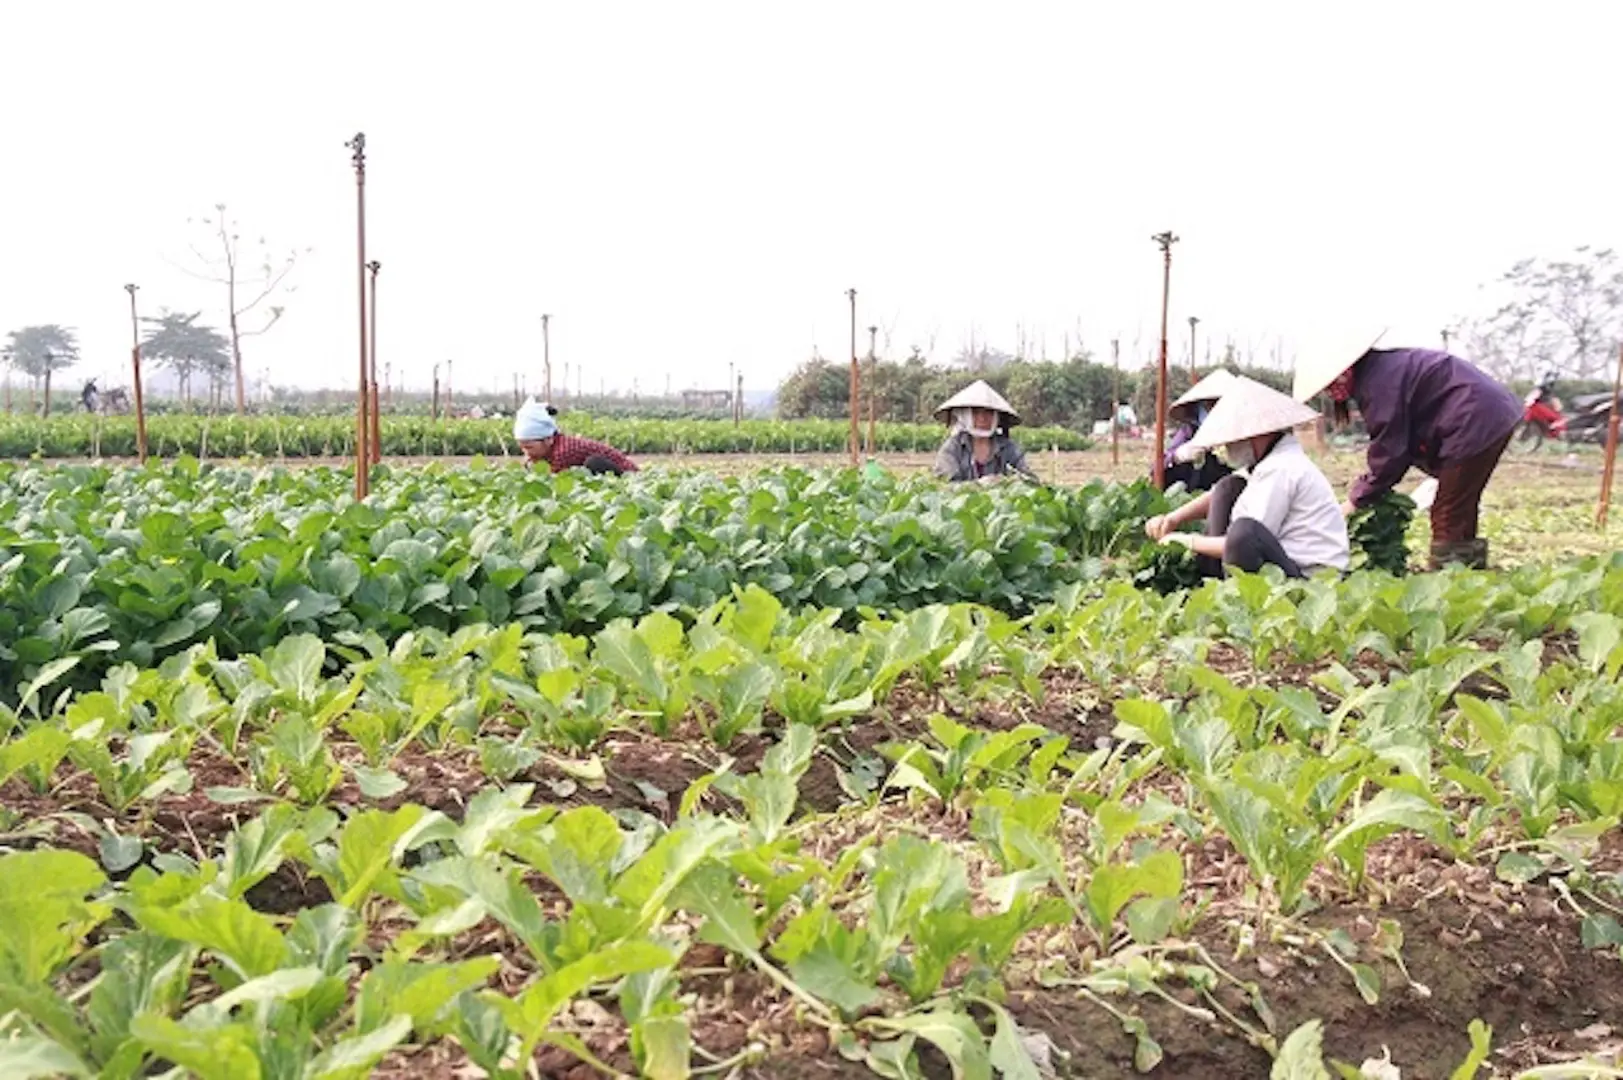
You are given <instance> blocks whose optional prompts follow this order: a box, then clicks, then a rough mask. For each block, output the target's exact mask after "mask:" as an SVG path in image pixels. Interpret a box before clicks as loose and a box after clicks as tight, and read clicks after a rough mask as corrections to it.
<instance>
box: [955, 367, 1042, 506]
mask: <svg viewBox="0 0 1623 1080" xmlns="http://www.w3.org/2000/svg"><path fill="white" fill-rule="evenodd" d="M935 415H936V419H938V420H944V421H946V423H947V425H948V426H949V428H950V431H949V433H948V435H947V439H946V441H945V442H943V443H942V444H941V449H940V450H939V451H937V452H936V456H935V473H936V475H937V476H939V477H941V478H942V479H943V480H952V481H960V480H992V479H996V478H997V477H1002V476H1024V477H1026V478H1027V479H1029V480H1035V479H1037V476H1036V474H1035V473H1033V472H1032V471H1031V469H1030V467H1028V466H1027V465H1026V454H1025V451H1024V450H1022V449H1020V444H1019V443H1017V442H1015V441H1014V440H1013V439H1011V438H1009V435H1008V431H1009V429H1010V428H1012V427H1014V425H1016V424H1018V423H1019V422H1020V416H1019V414H1017V413H1016V412H1015V411H1014V408H1013V407H1012V406H1011V405H1010V404H1009V403H1008V402H1007V401H1006V400H1004V398H1003V395H1002V394H1000V393H998V392H997V391H996V390H993V389H992V388H991V387H990V386H988V385H987V384H986V380H984V379H976V380H975V381H974V382H972V383H970V384H969V385H968V386H966V387H964V388H963V389H962V390H960V391H958V392H957V393H956V394H954V395H953V396H952V397H950V398H948V399H947V400H946V401H944V402H942V403H941V407H940V408H938V409H936V411H935Z"/></svg>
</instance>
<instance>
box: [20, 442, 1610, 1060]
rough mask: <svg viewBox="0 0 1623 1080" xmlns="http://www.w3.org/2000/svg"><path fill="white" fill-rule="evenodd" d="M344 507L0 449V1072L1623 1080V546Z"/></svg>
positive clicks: (687, 507) (739, 494)
mask: <svg viewBox="0 0 1623 1080" xmlns="http://www.w3.org/2000/svg"><path fill="white" fill-rule="evenodd" d="M347 490H348V482H347V480H346V477H345V475H344V474H343V473H342V472H339V471H333V470H328V469H325V468H320V467H316V468H308V469H282V468H267V469H261V470H246V469H226V468H219V469H216V468H212V467H210V466H208V465H199V464H198V463H197V462H196V461H194V460H191V459H186V460H182V461H180V462H177V463H174V464H165V465H161V466H160V465H154V466H152V467H150V468H148V469H145V470H133V469H106V468H99V467H87V466H86V467H80V466H63V467H49V468H47V467H39V466H30V467H13V466H5V467H0V507H3V509H4V514H3V515H0V522H3V524H0V646H3V648H4V652H3V653H0V676H3V677H0V701H3V702H4V704H3V705H0V731H3V733H4V734H3V738H0V1035H3V1036H4V1037H3V1038H0V1075H3V1076H7V1077H13V1076H16V1077H44V1076H58V1075H61V1076H107V1077H137V1076H156V1075H175V1076H186V1075H190V1076H198V1077H203V1078H208V1080H212V1078H221V1080H224V1078H228V1077H229V1078H233V1080H235V1078H241V1077H250V1078H265V1080H271V1078H277V1080H281V1078H288V1080H293V1078H298V1080H306V1078H310V1080H314V1078H341V1077H342V1078H348V1077H360V1076H367V1075H378V1076H385V1077H469V1076H480V1075H488V1076H495V1077H504V1078H506V1077H513V1078H517V1077H524V1076H544V1077H567V1078H570V1080H577V1078H582V1080H583V1078H587V1077H596V1076H646V1077H652V1078H656V1080H676V1078H683V1077H695V1076H715V1077H739V1078H744V1077H760V1078H790V1080H796V1078H809V1077H835V1078H842V1077H850V1078H858V1077H873V1076H879V1077H888V1078H904V1077H905V1078H931V1080H936V1078H948V1077H952V1078H963V1080H993V1078H1005V1080H1032V1078H1043V1077H1125V1076H1135V1075H1150V1076H1165V1077H1215V1078H1230V1077H1232V1078H1241V1077H1245V1078H1252V1077H1268V1076H1273V1077H1281V1078H1296V1077H1303V1078H1318V1077H1331V1076H1350V1077H1369V1078H1372V1080H1374V1078H1379V1080H1390V1078H1391V1077H1394V1076H1395V1077H1400V1078H1408V1080H1415V1078H1424V1077H1473V1076H1475V1077H1489V1076H1525V1077H1529V1078H1535V1077H1561V1076H1570V1077H1587V1076H1616V1075H1619V1072H1618V1069H1619V1068H1620V1067H1623V1066H1620V1063H1619V1061H1618V1051H1619V1041H1620V1040H1619V1034H1618V1032H1617V1030H1616V1029H1617V1028H1618V1027H1619V1026H1620V1024H1623V836H1620V830H1619V819H1620V816H1623V688H1620V686H1619V683H1618V675H1619V673H1620V671H1623V557H1614V556H1603V557H1589V558H1585V559H1566V560H1559V561H1537V562H1529V563H1527V564H1526V565H1522V566H1519V567H1517V568H1516V569H1514V570H1509V571H1502V572H1497V573H1474V572H1466V571H1449V572H1446V573H1442V574H1433V575H1414V576H1408V577H1392V576H1390V575H1388V574H1386V573H1384V572H1381V571H1378V570H1359V571H1357V572H1355V573H1353V574H1351V575H1349V576H1347V577H1346V578H1344V579H1335V578H1326V579H1320V580H1315V581H1309V582H1299V583H1284V582H1281V581H1279V580H1278V579H1277V578H1276V577H1264V576H1244V575H1241V576H1238V577H1236V578H1235V579H1231V580H1228V581H1224V582H1212V583H1206V584H1203V585H1198V586H1196V587H1193V588H1189V589H1172V590H1170V591H1168V592H1167V593H1166V594H1165V595H1163V594H1162V593H1161V592H1160V591H1157V590H1154V589H1148V588H1143V587H1140V586H1139V585H1138V584H1136V583H1135V571H1137V570H1141V569H1143V566H1144V564H1143V563H1142V562H1141V561H1140V560H1141V546H1142V545H1141V529H1142V522H1143V520H1144V518H1145V517H1146V516H1148V515H1149V514H1151V513H1155V512H1158V511H1159V510H1161V509H1163V508H1164V504H1163V501H1162V496H1160V495H1159V494H1158V493H1156V492H1153V491H1151V490H1149V489H1147V488H1146V487H1144V486H1142V485H1119V484H1105V483H1103V482H1098V483H1094V484H1091V485H1086V486H1083V487H1081V488H1074V489H1055V488H1032V487H1024V486H1018V485H1007V486H1005V485H998V486H991V487H984V486H972V487H967V488H955V489H948V488H944V487H942V486H939V485H936V484H933V483H931V482H929V481H927V480H918V479H900V480H898V479H894V478H882V479H879V480H876V481H866V482H865V481H863V480H861V479H859V478H858V477H857V476H855V475H852V474H850V473H847V472H807V471H800V470H795V469H778V470H770V471H765V472H760V473H756V474H753V475H749V476H742V477H731V478H718V477H715V476H709V475H704V474H689V473H647V474H639V475H636V476H634V477H629V478H625V479H624V480H608V479H596V478H585V477H576V476H572V475H563V476H558V477H548V476H535V475H533V474H524V473H521V472H519V471H517V470H513V469H499V468H483V469H473V470H464V471H451V470H445V469H442V468H440V467H437V466H430V467H428V468H421V469H401V470H387V469H385V470H380V472H379V479H378V481H377V482H376V484H375V486H374V494H373V496H372V498H371V499H369V500H368V501H367V502H366V503H365V504H361V505H357V504H355V503H354V502H353V500H351V499H350V498H349V496H348V494H347ZM1377 533H1378V534H1379V539H1380V541H1381V543H1383V544H1385V545H1386V546H1387V548H1388V549H1390V550H1396V549H1397V548H1399V547H1401V545H1402V539H1401V537H1399V536H1396V535H1394V534H1393V529H1392V528H1389V527H1387V526H1386V525H1384V524H1383V525H1382V526H1381V527H1380V528H1379V529H1375V528H1373V527H1372V531H1371V535H1372V536H1375V535H1376V534H1377ZM1371 561H1375V560H1374V559H1373V558H1372V560H1371ZM1586 1063H1587V1064H1586ZM1608 1070H1610V1071H1608Z"/></svg>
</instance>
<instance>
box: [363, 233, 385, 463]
mask: <svg viewBox="0 0 1623 1080" xmlns="http://www.w3.org/2000/svg"><path fill="white" fill-rule="evenodd" d="M366 268H367V269H368V270H370V271H372V332H371V334H370V335H368V338H367V340H368V341H369V342H370V344H371V347H372V393H371V396H370V400H369V404H370V405H371V409H372V464H374V465H377V464H380V463H381V462H382V461H383V422H382V421H381V420H380V419H379V418H378V413H379V412H381V411H382V407H383V399H382V398H380V397H379V396H378V271H379V270H382V269H383V264H382V263H380V262H378V261H377V260H376V259H373V260H372V261H371V262H369V263H367V264H366Z"/></svg>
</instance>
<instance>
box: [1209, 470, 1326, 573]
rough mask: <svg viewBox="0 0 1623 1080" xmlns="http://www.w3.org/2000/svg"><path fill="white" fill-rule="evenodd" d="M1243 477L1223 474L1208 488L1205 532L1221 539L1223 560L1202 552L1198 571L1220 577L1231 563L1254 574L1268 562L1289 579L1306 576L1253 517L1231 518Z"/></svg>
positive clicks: (1265, 528)
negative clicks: (1209, 499)
mask: <svg viewBox="0 0 1623 1080" xmlns="http://www.w3.org/2000/svg"><path fill="white" fill-rule="evenodd" d="M1245 484H1246V479H1245V477H1243V476H1225V477H1223V479H1221V480H1219V481H1218V482H1217V485H1216V486H1215V487H1213V488H1212V503H1211V506H1210V508H1209V509H1208V510H1207V511H1206V535H1207V536H1221V537H1222V538H1223V560H1222V562H1219V561H1218V560H1216V559H1214V558H1212V557H1210V556H1208V555H1202V556H1200V557H1199V562H1200V571H1201V573H1203V574H1205V575H1206V576H1207V577H1221V576H1222V574H1223V570H1224V568H1225V567H1229V566H1234V567H1238V568H1239V569H1241V570H1244V571H1245V572H1246V573H1248V574H1255V573H1256V572H1257V571H1258V570H1261V569H1262V568H1263V566H1265V565H1267V564H1269V563H1272V564H1273V565H1274V566H1277V567H1279V568H1280V569H1281V570H1283V571H1285V576H1286V577H1290V578H1299V577H1306V576H1307V575H1305V574H1303V573H1302V568H1301V567H1300V566H1297V565H1296V561H1295V560H1294V559H1292V558H1291V557H1290V556H1289V555H1287V554H1285V549H1284V547H1283V546H1282V545H1281V544H1280V543H1279V537H1277V536H1275V535H1274V534H1273V533H1272V532H1270V531H1269V529H1268V527H1267V526H1266V525H1264V524H1262V523H1261V522H1260V521H1257V520H1256V519H1255V518H1240V519H1239V520H1237V521H1236V520H1234V502H1235V500H1236V499H1238V498H1239V497H1240V493H1241V492H1243V491H1244V490H1245Z"/></svg>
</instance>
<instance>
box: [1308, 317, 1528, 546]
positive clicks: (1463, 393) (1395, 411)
mask: <svg viewBox="0 0 1623 1080" xmlns="http://www.w3.org/2000/svg"><path fill="white" fill-rule="evenodd" d="M1384 336H1385V335H1384V333H1383V334H1382V335H1378V336H1376V337H1375V338H1373V339H1371V338H1370V337H1368V336H1363V337H1359V338H1355V339H1353V340H1354V344H1353V345H1352V346H1351V347H1345V348H1341V349H1340V351H1337V350H1336V349H1335V348H1332V349H1331V350H1330V351H1327V352H1323V353H1317V354H1314V356H1313V357H1312V358H1311V359H1310V360H1309V361H1307V362H1305V363H1302V364H1299V365H1298V366H1297V368H1296V385H1295V388H1294V389H1295V397H1296V400H1297V401H1302V402H1305V401H1307V400H1309V399H1310V398H1312V397H1314V396H1315V395H1317V394H1319V393H1321V392H1327V393H1328V394H1329V396H1330V400H1331V401H1332V402H1334V403H1335V405H1334V408H1335V413H1336V417H1337V420H1338V421H1340V422H1345V420H1346V416H1347V411H1348V410H1347V401H1348V400H1349V399H1352V400H1354V401H1357V402H1358V410H1359V412H1360V413H1362V414H1363V417H1364V426H1365V427H1366V428H1367V429H1368V431H1369V439H1370V442H1369V450H1368V467H1367V469H1366V471H1365V472H1364V475H1362V476H1360V477H1359V478H1358V479H1357V480H1356V481H1354V483H1353V486H1352V491H1351V492H1350V493H1349V495H1348V497H1347V501H1346V502H1345V503H1344V504H1343V505H1342V511H1343V513H1345V514H1346V515H1347V516H1349V517H1350V516H1351V515H1352V514H1353V512H1354V511H1356V510H1359V509H1362V508H1364V507H1366V506H1368V505H1369V504H1370V503H1372V502H1374V501H1375V500H1376V499H1378V498H1380V497H1381V496H1382V495H1384V494H1385V493H1386V492H1388V491H1390V490H1392V488H1394V487H1395V486H1397V484H1398V482H1399V481H1400V480H1402V479H1403V474H1404V473H1406V472H1408V471H1409V466H1411V465H1413V466H1416V467H1418V468H1419V469H1420V470H1421V471H1422V472H1424V473H1426V474H1427V475H1428V476H1433V477H1436V478H1437V495H1436V499H1435V501H1433V502H1432V504H1431V565H1432V567H1433V568H1434V569H1435V568H1437V567H1440V566H1441V565H1443V564H1445V563H1450V562H1463V563H1465V564H1467V565H1469V566H1473V567H1475V568H1477V569H1486V568H1487V565H1488V542H1487V540H1484V539H1481V538H1479V537H1478V536H1477V518H1478V514H1479V512H1480V510H1481V506H1482V492H1483V489H1484V488H1486V487H1487V486H1488V478H1489V477H1491V476H1492V475H1493V470H1494V469H1495V468H1496V467H1497V466H1498V464H1499V458H1500V456H1501V455H1503V454H1504V452H1505V446H1506V444H1508V443H1509V442H1510V436H1511V434H1512V433H1513V432H1514V431H1515V430H1516V425H1517V424H1518V423H1520V422H1521V417H1522V407H1521V404H1520V403H1519V402H1518V401H1517V400H1516V397H1515V395H1514V394H1512V393H1511V392H1510V391H1509V390H1507V389H1505V388H1504V387H1503V386H1501V385H1499V383H1497V382H1495V381H1494V380H1493V379H1492V378H1490V377H1489V376H1488V375H1487V374H1485V373H1484V372H1483V371H1481V370H1480V369H1478V368H1477V367H1476V366H1474V365H1473V364H1470V363H1468V362H1467V361H1465V360H1461V359H1460V358H1459V357H1457V356H1453V355H1450V354H1449V353H1446V352H1438V351H1437V350H1434V349H1399V348H1392V349H1378V348H1376V346H1377V345H1379V344H1380V341H1381V337H1384Z"/></svg>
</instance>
